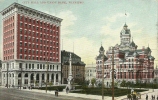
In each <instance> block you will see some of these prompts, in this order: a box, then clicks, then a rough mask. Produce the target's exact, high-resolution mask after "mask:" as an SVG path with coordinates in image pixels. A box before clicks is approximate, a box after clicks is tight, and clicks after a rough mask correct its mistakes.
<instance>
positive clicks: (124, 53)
mask: <svg viewBox="0 0 158 100" xmlns="http://www.w3.org/2000/svg"><path fill="white" fill-rule="evenodd" d="M120 41H121V43H120V45H118V44H116V45H115V46H114V47H109V49H108V50H107V51H106V52H105V53H104V51H105V50H104V48H103V46H101V47H100V49H99V55H98V56H97V57H96V64H97V66H96V69H97V73H96V78H97V81H102V76H104V79H105V81H104V82H105V85H106V86H109V85H110V84H111V82H112V55H114V80H115V82H118V83H121V82H122V81H123V80H125V81H126V82H132V83H136V82H143V83H144V82H153V78H154V59H155V58H154V57H153V56H152V55H151V52H152V51H151V49H150V47H149V46H148V47H146V48H145V47H144V46H143V47H142V49H137V47H138V46H137V45H136V44H135V43H134V41H133V39H131V32H130V29H128V26H127V25H126V24H125V25H124V26H123V29H122V31H121V32H120ZM112 49H113V50H114V54H113V53H112ZM103 54H105V55H104V67H102V62H103ZM103 68H104V74H103V75H102V70H103Z"/></svg>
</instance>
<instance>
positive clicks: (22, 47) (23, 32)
mask: <svg viewBox="0 0 158 100" xmlns="http://www.w3.org/2000/svg"><path fill="white" fill-rule="evenodd" d="M1 14H2V18H3V19H2V20H3V24H2V27H3V28H2V29H3V60H2V85H3V86H5V85H6V84H7V83H8V85H14V86H19V85H21V86H30V85H33V84H34V86H35V85H38V86H42V85H43V84H45V83H46V80H48V81H47V82H49V83H52V84H54V85H56V84H60V83H61V58H60V57H61V55H60V25H61V21H62V19H60V18H57V17H55V16H52V15H49V14H46V13H43V12H41V11H37V10H35V9H32V8H29V7H26V6H24V5H21V4H18V3H13V4H11V5H10V6H9V7H7V8H5V9H4V10H3V11H1Z"/></svg>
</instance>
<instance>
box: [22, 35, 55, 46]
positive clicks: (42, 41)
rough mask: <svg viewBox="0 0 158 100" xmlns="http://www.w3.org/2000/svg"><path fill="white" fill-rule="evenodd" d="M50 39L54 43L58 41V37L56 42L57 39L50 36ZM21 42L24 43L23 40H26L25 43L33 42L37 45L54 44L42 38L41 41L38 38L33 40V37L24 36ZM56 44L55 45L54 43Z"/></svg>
mask: <svg viewBox="0 0 158 100" xmlns="http://www.w3.org/2000/svg"><path fill="white" fill-rule="evenodd" d="M48 37H50V38H51V40H53V41H58V37H56V40H55V37H54V38H52V36H48ZM20 40H21V41H22V40H25V41H27V40H28V41H32V42H36V43H38V42H39V43H43V44H52V41H49V40H45V39H42V38H40V39H38V38H36V39H35V37H32V38H31V36H22V35H20ZM54 44H55V43H54Z"/></svg>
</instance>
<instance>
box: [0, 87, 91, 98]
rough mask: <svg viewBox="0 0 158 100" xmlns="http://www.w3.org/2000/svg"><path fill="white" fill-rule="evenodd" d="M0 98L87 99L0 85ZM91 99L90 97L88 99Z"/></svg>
mask: <svg viewBox="0 0 158 100" xmlns="http://www.w3.org/2000/svg"><path fill="white" fill-rule="evenodd" d="M0 100H88V99H87V98H76V97H70V96H61V95H60V94H59V96H58V97H55V95H54V94H46V93H39V92H32V91H31V90H30V91H23V90H18V89H13V88H8V89H7V88H1V87H0ZM89 100H91V99H89Z"/></svg>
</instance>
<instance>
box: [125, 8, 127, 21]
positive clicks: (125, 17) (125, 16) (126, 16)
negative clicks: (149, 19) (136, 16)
mask: <svg viewBox="0 0 158 100" xmlns="http://www.w3.org/2000/svg"><path fill="white" fill-rule="evenodd" d="M126 17H127V13H126V10H125V24H126Z"/></svg>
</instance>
